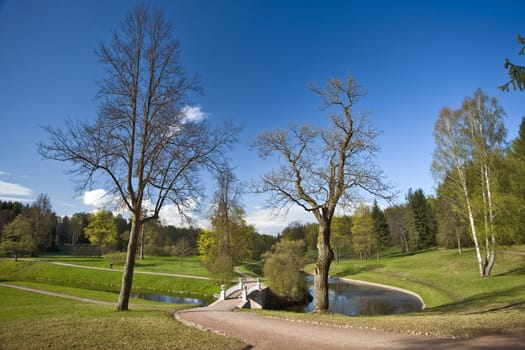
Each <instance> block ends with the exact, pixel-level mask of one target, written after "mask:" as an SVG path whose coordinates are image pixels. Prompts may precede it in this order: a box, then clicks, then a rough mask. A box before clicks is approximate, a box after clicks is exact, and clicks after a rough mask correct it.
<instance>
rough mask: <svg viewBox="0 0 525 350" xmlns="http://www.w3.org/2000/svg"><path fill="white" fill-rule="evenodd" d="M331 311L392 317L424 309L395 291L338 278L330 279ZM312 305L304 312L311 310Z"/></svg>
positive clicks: (309, 281) (415, 301)
mask: <svg viewBox="0 0 525 350" xmlns="http://www.w3.org/2000/svg"><path fill="white" fill-rule="evenodd" d="M306 282H307V284H308V286H309V288H310V290H311V289H312V288H311V285H312V283H313V279H312V277H311V276H307V277H306ZM328 295H329V300H330V311H332V312H335V313H340V314H345V315H352V316H357V315H368V316H370V315H390V314H401V313H405V312H411V311H417V310H420V309H421V306H422V305H421V302H420V300H419V299H418V298H416V297H415V296H412V295H409V294H406V293H402V292H399V291H395V290H389V289H383V288H378V287H372V286H364V285H354V284H350V283H347V282H344V281H342V280H339V279H337V278H331V279H330V280H329V294H328ZM312 308H313V304H309V305H308V306H306V307H304V308H303V309H302V310H299V309H295V310H294V311H302V312H309V311H312Z"/></svg>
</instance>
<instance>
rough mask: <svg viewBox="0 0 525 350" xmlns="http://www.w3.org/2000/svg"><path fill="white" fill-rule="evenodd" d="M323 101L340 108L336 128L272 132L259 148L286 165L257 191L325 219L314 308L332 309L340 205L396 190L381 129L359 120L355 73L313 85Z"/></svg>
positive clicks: (282, 204) (328, 106)
mask: <svg viewBox="0 0 525 350" xmlns="http://www.w3.org/2000/svg"><path fill="white" fill-rule="evenodd" d="M311 90H313V91H314V92H315V93H316V94H318V95H319V96H320V97H321V99H322V109H323V110H327V109H332V108H335V109H337V110H339V111H340V112H342V114H335V115H334V114H330V115H329V122H330V126H329V127H327V128H324V129H323V128H317V127H312V126H310V125H302V126H300V127H298V126H290V127H289V130H274V131H266V132H263V133H261V134H259V135H258V138H257V140H256V142H255V143H254V146H255V147H256V148H257V149H258V151H259V154H260V156H261V157H262V158H266V157H269V156H270V155H273V154H277V155H279V156H280V159H281V164H280V166H279V168H278V169H273V170H272V171H271V172H270V173H267V174H265V175H264V176H263V177H262V179H261V181H260V182H259V183H258V184H257V185H256V191H257V192H268V193H270V194H271V196H270V199H269V203H268V204H269V205H270V206H271V207H274V208H281V209H283V208H287V207H289V206H291V205H298V206H299V207H301V208H303V209H304V210H306V211H308V212H311V213H312V214H313V215H314V217H315V218H316V219H317V221H318V222H319V233H318V236H317V249H318V253H319V254H318V258H317V262H316V265H315V269H314V311H322V310H327V309H328V272H329V269H330V264H331V262H332V259H333V256H334V253H333V250H332V247H331V246H330V233H331V232H330V226H331V222H332V218H333V217H334V214H335V212H336V209H337V208H338V207H339V208H342V209H344V208H349V207H351V206H353V205H355V204H356V202H357V201H358V197H359V192H360V190H364V191H366V192H368V193H371V194H373V195H377V196H381V197H384V198H390V196H391V195H390V194H389V192H390V188H389V187H388V186H387V185H385V182H384V180H383V174H382V172H381V171H380V169H379V168H378V167H377V166H376V165H375V164H374V159H373V157H374V154H375V152H376V151H377V146H376V145H375V143H374V140H375V137H376V135H377V133H376V132H375V131H374V130H372V129H370V128H368V127H367V126H366V123H365V118H364V115H361V116H360V117H359V118H357V119H356V118H355V117H354V115H353V111H352V108H353V107H354V104H355V103H356V102H357V101H358V100H359V98H360V97H361V96H362V91H361V89H360V88H359V86H358V84H357V83H356V82H355V81H354V80H353V79H352V77H351V76H349V77H348V78H347V80H346V81H344V82H343V81H340V80H338V79H335V78H333V79H331V80H330V81H329V82H328V84H327V85H326V87H325V89H323V90H322V89H319V88H317V87H315V86H312V87H311Z"/></svg>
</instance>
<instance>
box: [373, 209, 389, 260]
mask: <svg viewBox="0 0 525 350" xmlns="http://www.w3.org/2000/svg"><path fill="white" fill-rule="evenodd" d="M372 220H373V221H374V231H375V233H376V235H377V239H378V248H379V249H380V250H382V249H385V248H388V247H390V245H391V244H392V237H391V235H390V229H389V227H388V222H387V220H386V216H385V212H384V211H383V210H382V209H381V208H379V205H378V204H377V201H374V205H373V207H372Z"/></svg>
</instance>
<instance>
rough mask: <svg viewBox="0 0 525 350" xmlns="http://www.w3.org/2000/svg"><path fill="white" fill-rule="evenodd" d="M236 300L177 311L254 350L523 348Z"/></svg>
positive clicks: (515, 339)
mask: <svg viewBox="0 0 525 350" xmlns="http://www.w3.org/2000/svg"><path fill="white" fill-rule="evenodd" d="M236 303H238V300H228V301H227V302H223V303H219V304H212V305H210V306H208V307H202V308H195V309H189V310H183V311H178V312H177V313H176V314H175V318H176V319H178V320H180V321H182V322H184V323H185V324H187V325H190V326H195V327H198V328H202V329H209V330H212V331H215V332H217V333H219V334H224V335H228V336H232V337H236V338H239V339H241V340H242V341H244V342H246V343H248V344H250V345H252V346H253V348H254V349H301V350H309V349H312V350H313V349H316V350H317V349H350V348H355V349H422V348H429V349H525V334H522V333H519V334H518V333H512V334H506V335H492V336H485V337H479V338H474V339H466V340H454V339H437V338H431V337H424V336H416V335H406V334H397V333H388V332H382V331H374V330H361V329H353V328H339V327H335V326H320V325H313V324H307V323H304V322H294V321H289V320H284V319H278V318H269V317H264V316H260V315H255V314H251V313H245V312H232V311H231V309H232V308H234V307H235V305H236Z"/></svg>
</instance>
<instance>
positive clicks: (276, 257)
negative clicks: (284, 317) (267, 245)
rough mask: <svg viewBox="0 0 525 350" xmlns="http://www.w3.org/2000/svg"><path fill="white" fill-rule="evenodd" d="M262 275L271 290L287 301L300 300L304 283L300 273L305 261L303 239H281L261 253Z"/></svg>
mask: <svg viewBox="0 0 525 350" xmlns="http://www.w3.org/2000/svg"><path fill="white" fill-rule="evenodd" d="M263 259H264V260H265V262H264V268H263V271H264V276H265V277H266V278H267V279H268V284H269V286H270V289H271V290H272V292H273V293H274V294H275V295H277V296H279V297H281V298H284V299H286V300H287V301H294V300H301V299H303V298H304V296H305V292H306V284H305V281H304V278H303V275H302V273H301V269H302V268H303V266H304V263H305V243H304V241H302V240H301V241H289V240H281V241H279V242H277V243H276V244H275V245H274V246H273V247H272V250H270V251H269V252H267V253H265V254H264V255H263Z"/></svg>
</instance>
